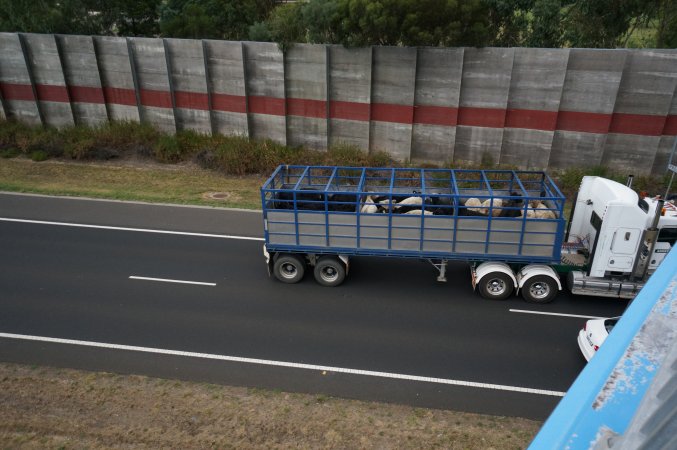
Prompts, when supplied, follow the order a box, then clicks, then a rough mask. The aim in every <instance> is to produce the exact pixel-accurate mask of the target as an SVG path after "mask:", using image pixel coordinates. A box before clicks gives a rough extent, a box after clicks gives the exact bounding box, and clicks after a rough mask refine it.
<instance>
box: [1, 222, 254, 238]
mask: <svg viewBox="0 0 677 450" xmlns="http://www.w3.org/2000/svg"><path fill="white" fill-rule="evenodd" d="M0 222H19V223H36V224H39V225H57V226H61V227H76V228H97V229H101V230H117V231H138V232H141V233H157V234H178V235H182V236H198V237H211V238H221V239H238V240H242V241H264V240H265V239H263V238H259V237H249V236H232V235H227V234H208V233H189V232H187V231H167V230H150V229H147V228H127V227H111V226H106V225H87V224H81V223H68V222H48V221H45V220H28V219H10V218H8V217H0Z"/></svg>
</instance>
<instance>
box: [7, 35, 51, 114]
mask: <svg viewBox="0 0 677 450" xmlns="http://www.w3.org/2000/svg"><path fill="white" fill-rule="evenodd" d="M0 49H2V51H0V91H1V92H0V93H1V94H2V98H3V100H4V107H5V108H6V111H5V115H6V117H10V118H16V119H17V120H21V121H22V122H24V123H28V124H30V125H40V124H41V119H40V112H39V110H38V106H37V104H36V102H35V97H34V96H33V89H32V87H31V79H30V76H29V74H28V68H27V67H26V61H25V60H24V55H23V51H22V50H21V43H20V42H19V36H18V35H17V34H16V33H0Z"/></svg>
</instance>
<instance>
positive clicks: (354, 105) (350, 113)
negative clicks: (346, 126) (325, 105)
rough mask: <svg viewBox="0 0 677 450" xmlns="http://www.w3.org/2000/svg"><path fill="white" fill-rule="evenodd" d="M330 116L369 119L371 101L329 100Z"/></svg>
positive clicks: (333, 117) (346, 118) (345, 118)
mask: <svg viewBox="0 0 677 450" xmlns="http://www.w3.org/2000/svg"><path fill="white" fill-rule="evenodd" d="M329 117H330V118H332V119H344V120H361V121H365V122H366V121H367V120H369V103H358V102H342V101H336V100H332V101H330V102H329Z"/></svg>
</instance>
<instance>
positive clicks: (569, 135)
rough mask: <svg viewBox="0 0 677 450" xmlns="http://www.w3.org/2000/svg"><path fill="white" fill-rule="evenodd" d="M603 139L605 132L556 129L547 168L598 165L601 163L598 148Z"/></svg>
mask: <svg viewBox="0 0 677 450" xmlns="http://www.w3.org/2000/svg"><path fill="white" fill-rule="evenodd" d="M605 140H606V134H599V133H581V132H576V131H561V130H558V131H556V132H555V138H554V139H553V141H552V150H551V151H550V164H549V168H550V169H566V168H570V167H582V166H587V167H593V166H598V165H599V164H600V163H601V159H600V158H601V155H600V149H601V148H602V146H603V145H604V141H605Z"/></svg>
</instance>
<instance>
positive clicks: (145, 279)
mask: <svg viewBox="0 0 677 450" xmlns="http://www.w3.org/2000/svg"><path fill="white" fill-rule="evenodd" d="M129 279H130V280H143V281H161V282H163V283H180V284H199V285H201V286H216V283H206V282H204V281H186V280H172V279H169V278H151V277H137V276H135V275H130V276H129Z"/></svg>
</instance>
